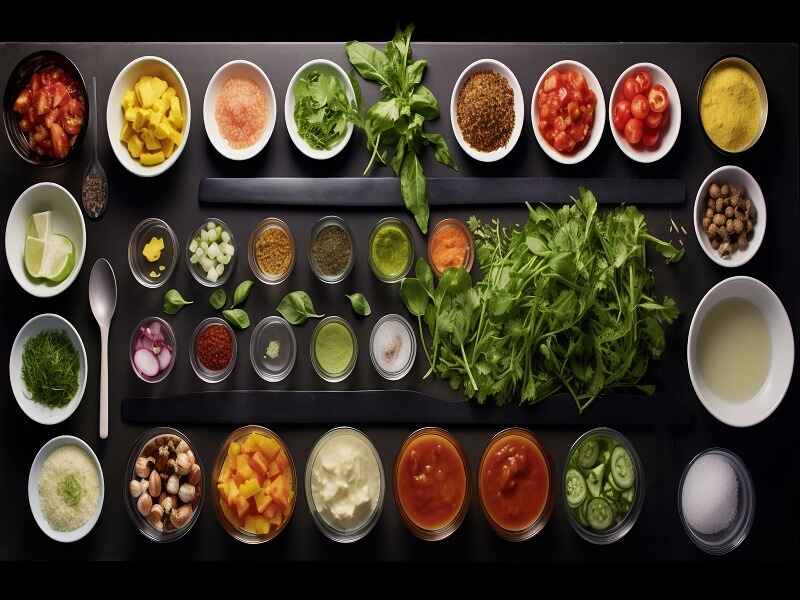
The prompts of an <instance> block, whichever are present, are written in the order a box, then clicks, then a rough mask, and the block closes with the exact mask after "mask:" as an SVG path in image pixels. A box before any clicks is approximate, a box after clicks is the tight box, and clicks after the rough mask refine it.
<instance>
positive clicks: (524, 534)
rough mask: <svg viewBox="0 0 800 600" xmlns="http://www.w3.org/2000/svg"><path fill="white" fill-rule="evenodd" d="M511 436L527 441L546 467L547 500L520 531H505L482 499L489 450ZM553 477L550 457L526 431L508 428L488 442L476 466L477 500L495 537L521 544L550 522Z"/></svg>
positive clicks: (530, 433)
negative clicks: (533, 447) (536, 515)
mask: <svg viewBox="0 0 800 600" xmlns="http://www.w3.org/2000/svg"><path fill="white" fill-rule="evenodd" d="M511 436H516V437H522V438H525V439H527V440H529V441H530V442H531V443H532V444H533V445H534V446H535V447H536V448H537V450H538V451H539V453H540V454H541V455H542V458H543V459H544V464H545V465H546V467H547V482H548V488H547V499H546V500H545V503H544V506H543V507H542V511H541V512H540V513H539V516H538V517H536V518H535V519H534V520H533V521H532V522H531V523H530V524H528V525H527V526H526V527H523V528H522V529H507V528H505V527H503V526H502V525H501V524H500V523H498V522H497V521H496V520H495V519H494V517H493V516H492V513H491V512H490V511H489V509H487V508H486V502H485V500H484V497H483V495H484V492H483V477H482V474H483V465H484V462H485V461H486V459H487V458H488V457H489V452H490V450H492V449H493V448H494V447H495V446H496V444H497V443H499V442H501V441H502V440H504V439H506V438H508V437H511ZM553 476H554V468H553V461H552V459H551V458H550V455H549V454H548V453H547V451H546V450H545V449H544V446H542V444H541V443H540V442H539V440H538V439H537V438H536V436H535V435H533V433H532V432H531V431H529V430H528V429H524V428H522V427H509V428H507V429H503V430H502V431H499V432H497V433H496V434H495V435H494V436H493V437H492V439H491V440H489V443H488V444H487V445H486V449H485V450H484V451H483V456H481V462H480V464H479V465H478V500H479V501H480V504H481V508H482V509H483V514H484V515H485V516H486V520H487V521H489V525H491V526H492V529H494V530H495V532H496V533H497V535H499V536H500V537H501V538H503V539H504V540H507V541H509V542H523V541H525V540H529V539H531V538H532V537H533V536H535V535H536V534H537V533H539V532H540V531H541V530H542V529H544V526H545V525H547V523H548V521H549V520H550V516H551V515H552V514H553V488H554V487H555V483H556V482H555V481H554V479H553Z"/></svg>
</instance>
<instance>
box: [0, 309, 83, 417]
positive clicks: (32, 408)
mask: <svg viewBox="0 0 800 600" xmlns="http://www.w3.org/2000/svg"><path fill="white" fill-rule="evenodd" d="M46 329H60V330H63V331H65V332H66V333H67V336H68V337H69V339H70V341H71V342H72V345H73V346H74V347H75V350H76V351H77V352H78V363H79V370H78V391H77V392H76V393H75V397H74V398H73V399H72V400H71V401H70V402H69V404H67V405H66V406H63V407H61V408H50V407H47V406H44V405H43V404H39V403H38V402H34V401H33V400H31V399H30V398H29V397H28V396H27V389H26V387H25V383H24V382H23V381H22V351H23V350H24V348H25V342H27V341H28V340H29V339H30V338H32V337H33V336H35V335H38V334H39V333H41V332H42V331H44V330H46ZM8 374H9V378H10V380H11V390H12V391H13V392H14V397H15V398H16V399H17V404H19V407H20V408H21V409H22V412H24V413H25V414H26V415H28V416H29V417H30V418H31V419H32V420H34V421H36V422H37V423H41V424H42V425H55V424H56V423H61V422H62V421H64V420H65V419H68V418H69V417H70V416H71V415H72V413H74V412H75V410H76V409H77V408H78V405H79V404H80V403H81V400H82V399H83V393H84V391H85V389H86V375H87V370H86V348H85V347H84V345H83V340H81V336H80V335H78V332H77V330H76V329H75V327H73V326H72V323H70V322H69V321H67V320H66V319H65V318H64V317H61V316H59V315H55V314H52V313H45V314H42V315H37V316H35V317H33V318H32V319H31V320H30V321H28V322H27V323H25V325H23V326H22V328H21V329H20V330H19V333H17V337H16V338H14V344H13V345H12V346H11V357H10V360H9V363H8Z"/></svg>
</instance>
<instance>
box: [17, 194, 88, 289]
mask: <svg viewBox="0 0 800 600" xmlns="http://www.w3.org/2000/svg"><path fill="white" fill-rule="evenodd" d="M46 210H49V211H52V214H51V215H50V228H51V231H52V232H53V233H59V234H61V235H65V236H67V237H68V238H69V239H70V240H71V241H72V245H73V246H74V247H75V266H74V267H73V268H72V273H70V274H69V275H68V276H67V278H66V279H65V280H64V281H62V282H61V283H56V284H53V283H48V282H47V281H45V280H44V279H32V278H31V277H30V276H28V272H27V271H26V270H25V262H24V257H25V238H26V236H27V234H28V219H30V217H31V215H33V214H34V213H37V212H44V211H46ZM85 254H86V223H85V222H84V220H83V213H81V209H80V207H79V206H78V203H77V202H76V201H75V198H74V197H73V196H72V194H70V193H69V191H68V190H67V189H65V188H63V187H61V186H60V185H58V184H57V183H50V182H48V181H45V182H42V183H37V184H35V185H32V186H31V187H29V188H28V189H27V190H25V191H24V192H22V194H21V195H20V197H19V198H17V201H16V202H15V203H14V206H13V207H12V209H11V212H10V213H9V215H8V222H7V223H6V260H7V261H8V267H9V269H11V274H12V275H14V279H16V280H17V283H18V284H19V285H20V287H21V288H22V289H23V290H25V291H26V292H28V293H29V294H31V295H32V296H37V297H39V298H50V297H52V296H56V295H58V294H60V293H61V292H63V291H64V290H65V289H67V288H68V287H69V286H70V285H72V282H73V281H75V279H76V278H77V277H78V273H79V272H80V270H81V266H82V265H83V257H84V255H85Z"/></svg>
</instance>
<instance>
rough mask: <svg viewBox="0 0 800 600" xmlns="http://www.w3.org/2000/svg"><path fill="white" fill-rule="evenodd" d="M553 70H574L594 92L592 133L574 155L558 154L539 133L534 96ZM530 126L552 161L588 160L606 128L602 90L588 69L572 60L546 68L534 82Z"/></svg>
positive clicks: (564, 162) (568, 162) (562, 61)
mask: <svg viewBox="0 0 800 600" xmlns="http://www.w3.org/2000/svg"><path fill="white" fill-rule="evenodd" d="M553 69H575V70H576V71H578V73H580V74H581V75H583V77H584V79H586V84H587V85H588V86H589V89H590V90H592V91H593V92H594V95H595V97H596V98H597V104H596V105H595V111H594V123H593V124H592V131H591V133H590V134H589V139H588V140H587V142H586V144H584V146H583V148H581V149H580V150H578V151H577V152H575V153H574V154H563V153H562V152H559V151H558V150H556V149H555V148H553V146H551V145H550V142H548V141H547V140H546V139H544V137H542V134H541V133H540V132H539V125H538V123H539V109H538V108H537V106H536V96H537V95H538V93H539V88H540V87H541V85H542V82H544V79H545V77H547V75H548V74H550V72H551V71H552V70H553ZM531 124H532V125H533V135H535V136H536V141H537V142H539V146H540V147H541V148H542V150H544V153H545V154H547V156H549V157H550V158H552V159H553V160H554V161H556V162H560V163H562V164H565V165H574V164H575V163H579V162H581V161H583V160H585V159H586V158H588V157H589V155H590V154H591V153H592V152H594V149H595V148H597V144H599V143H600V138H602V137H603V128H604V127H605V126H606V100H605V95H604V94H603V88H602V87H600V82H599V81H598V80H597V77H595V75H594V73H592V71H591V70H590V69H589V67H587V66H586V65H584V64H581V63H579V62H577V61H574V60H560V61H558V62H557V63H555V64H552V65H550V66H549V67H547V69H545V70H544V72H543V73H542V75H541V77H539V81H537V82H536V87H535V88H533V97H532V98H531Z"/></svg>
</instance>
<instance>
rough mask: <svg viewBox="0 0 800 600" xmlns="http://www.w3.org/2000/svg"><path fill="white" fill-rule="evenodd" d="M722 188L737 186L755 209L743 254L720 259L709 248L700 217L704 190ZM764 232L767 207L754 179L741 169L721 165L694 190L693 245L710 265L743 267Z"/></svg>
mask: <svg viewBox="0 0 800 600" xmlns="http://www.w3.org/2000/svg"><path fill="white" fill-rule="evenodd" d="M714 182H716V183H718V184H719V185H722V184H723V183H727V184H728V185H738V186H739V187H742V188H744V191H745V194H746V196H747V197H748V198H750V199H751V200H752V201H753V205H754V206H755V208H756V223H755V225H754V226H753V237H752V239H751V240H750V243H749V244H748V246H747V248H746V249H745V250H736V252H734V253H733V254H729V255H728V256H727V257H725V258H723V257H722V256H720V255H719V252H717V251H716V250H714V248H712V247H711V242H710V241H709V239H708V234H706V232H705V231H703V215H704V214H705V211H706V202H707V199H708V188H709V187H710V186H711V184H712V183H714ZM766 228H767V203H766V202H765V201H764V193H763V192H762V191H761V186H759V185H758V182H756V180H755V178H754V177H753V176H752V175H750V173H748V172H747V171H745V170H744V169H742V168H741V167H737V166H735V165H725V166H724V167H720V168H718V169H715V170H713V171H711V173H709V174H708V177H706V178H705V179H704V180H703V183H701V184H700V189H698V190H697V197H696V198H695V201H694V233H695V235H696V236H697V241H698V242H699V243H700V247H701V248H702V249H703V252H705V253H706V256H708V258H710V259H711V260H712V261H714V262H715V263H717V264H718V265H720V266H723V267H741V266H742V265H743V264H745V263H747V262H749V261H750V259H751V258H753V257H754V256H755V254H756V252H758V249H759V248H760V247H761V242H763V241H764V230H765V229H766Z"/></svg>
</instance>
